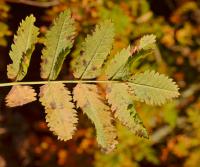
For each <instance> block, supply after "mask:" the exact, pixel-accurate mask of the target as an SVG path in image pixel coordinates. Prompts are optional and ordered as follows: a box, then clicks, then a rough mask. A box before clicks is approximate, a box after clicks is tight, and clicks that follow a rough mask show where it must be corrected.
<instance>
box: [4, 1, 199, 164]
mask: <svg viewBox="0 0 200 167" xmlns="http://www.w3.org/2000/svg"><path fill="white" fill-rule="evenodd" d="M199 7H200V1H194V0H121V1H120V0H0V81H1V82H9V80H8V79H7V76H6V66H7V64H8V63H10V62H11V60H10V58H9V55H8V53H9V50H10V45H11V43H12V40H13V35H14V34H15V32H16V31H17V27H18V25H19V22H20V21H21V19H24V18H25V17H26V16H27V15H29V14H31V13H33V14H34V16H35V17H36V18H37V22H36V25H37V26H38V27H40V32H41V35H40V39H39V44H38V45H37V47H36V50H35V51H34V54H33V57H32V60H31V65H30V68H29V71H28V75H27V76H26V78H25V79H24V80H27V81H30V80H40V77H39V68H40V67H39V64H40V56H41V48H42V43H43V34H44V33H45V32H46V31H47V28H48V27H49V25H50V24H51V23H52V20H53V19H54V18H55V17H56V16H57V15H58V13H60V12H61V11H63V10H65V9H66V8H70V9H71V11H72V13H73V17H74V18H75V20H76V22H77V23H76V24H77V29H78V34H79V35H78V36H77V38H76V40H75V45H74V47H73V49H72V52H71V54H70V56H68V58H67V59H66V61H65V63H64V65H63V69H62V72H61V74H60V75H59V79H68V78H72V69H73V58H74V57H75V56H77V55H79V48H80V43H81V42H82V41H83V39H84V38H85V36H86V34H87V33H91V29H92V28H94V25H95V24H97V23H99V22H100V21H101V20H104V19H112V20H113V22H114V23H115V28H116V31H115V32H116V37H115V43H114V46H113V51H112V53H111V54H115V53H116V52H117V51H119V50H120V49H121V48H123V47H126V46H128V44H129V43H130V44H134V41H136V40H137V39H139V38H140V37H142V36H143V35H145V34H149V33H153V34H155V35H156V36H157V47H156V49H155V52H154V53H153V54H152V55H150V56H148V57H147V58H145V60H142V61H141V62H138V64H136V65H135V66H134V68H133V72H138V71H143V70H144V69H155V70H157V71H158V72H160V73H165V74H166V75H168V76H170V77H172V78H173V79H174V80H175V81H176V82H177V84H178V85H179V87H180V92H181V97H180V98H179V99H176V100H173V101H171V102H169V103H167V104H165V105H164V106H162V107H152V106H148V105H144V104H142V103H136V107H137V111H138V113H139V115H140V116H141V118H142V120H143V122H144V125H145V126H146V128H147V130H148V132H149V134H150V139H149V140H146V139H141V138H139V137H136V136H134V135H132V134H131V132H129V131H128V130H126V129H125V128H123V127H122V126H120V125H118V124H117V129H118V135H119V145H118V146H117V149H116V150H115V151H114V152H112V153H109V154H105V153H102V152H101V151H100V149H99V148H98V146H97V143H96V139H95V131H94V127H93V125H92V124H91V122H90V121H89V119H87V118H86V116H85V115H83V114H82V112H79V119H80V121H79V124H78V130H77V132H76V133H75V135H74V137H73V139H72V140H70V141H67V142H61V141H58V140H57V138H56V136H54V135H53V134H52V133H51V132H50V131H49V130H48V128H47V125H46V123H45V114H44V109H43V107H42V106H41V105H40V104H39V103H38V102H33V103H30V104H27V105H25V106H23V107H17V108H7V107H5V102H4V97H5V96H6V94H7V93H8V91H9V89H10V88H0V167H199V166H200V47H199V45H200V8H199ZM70 60H71V61H72V63H71V64H70V63H69V62H70ZM68 87H72V85H68ZM34 88H35V89H36V90H37V91H38V87H37V86H35V87H34Z"/></svg>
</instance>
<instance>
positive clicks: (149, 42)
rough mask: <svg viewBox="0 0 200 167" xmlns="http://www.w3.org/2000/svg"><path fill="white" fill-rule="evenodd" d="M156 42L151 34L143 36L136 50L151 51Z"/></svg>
mask: <svg viewBox="0 0 200 167" xmlns="http://www.w3.org/2000/svg"><path fill="white" fill-rule="evenodd" d="M155 42H156V36H155V35H153V34H150V35H145V36H143V37H142V38H141V39H140V42H139V46H138V49H139V50H142V49H143V50H149V49H153V48H154V46H155Z"/></svg>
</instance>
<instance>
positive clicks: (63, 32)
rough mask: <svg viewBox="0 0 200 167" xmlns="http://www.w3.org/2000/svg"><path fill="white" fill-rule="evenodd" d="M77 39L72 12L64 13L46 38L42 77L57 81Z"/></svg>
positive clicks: (43, 51)
mask: <svg viewBox="0 0 200 167" xmlns="http://www.w3.org/2000/svg"><path fill="white" fill-rule="evenodd" d="M74 37H75V26H74V19H73V18H72V17H71V12H70V11H69V10H66V11H64V12H62V13H61V14H60V15H59V16H58V17H57V18H56V19H55V21H54V24H53V26H52V27H51V28H50V30H49V31H48V32H47V34H46V37H45V42H44V45H45V48H44V49H43V50H42V57H41V59H42V62H41V77H42V78H43V79H49V80H55V79H56V78H57V76H58V74H59V72H60V70H61V67H62V64H63V62H64V60H65V57H66V56H67V54H68V53H69V52H70V49H71V48H72V46H73V42H74Z"/></svg>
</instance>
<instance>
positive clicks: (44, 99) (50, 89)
mask: <svg viewBox="0 0 200 167" xmlns="http://www.w3.org/2000/svg"><path fill="white" fill-rule="evenodd" d="M39 96H40V102H41V103H42V105H43V106H44V107H45V112H46V114H47V115H46V121H47V122H48V126H49V128H50V130H51V131H53V133H54V134H55V135H57V136H58V139H60V140H64V141H66V140H69V139H71V138H72V135H73V134H74V132H75V130H76V124H77V122H78V119H77V114H76V110H74V104H73V103H72V102H71V100H72V97H71V95H70V92H69V91H68V89H67V88H66V87H65V86H64V84H61V83H49V84H46V85H43V86H41V87H40V94H39Z"/></svg>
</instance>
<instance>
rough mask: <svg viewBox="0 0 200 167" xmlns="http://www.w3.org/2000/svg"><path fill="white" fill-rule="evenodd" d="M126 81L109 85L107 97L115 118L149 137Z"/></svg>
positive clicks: (135, 131)
mask: <svg viewBox="0 0 200 167" xmlns="http://www.w3.org/2000/svg"><path fill="white" fill-rule="evenodd" d="M128 89H129V88H128V85H127V84H126V83H112V84H109V85H108V86H107V91H106V98H107V99H108V103H109V104H110V105H111V110H112V111H113V112H114V116H115V118H118V119H119V121H120V122H121V123H122V124H123V125H125V126H126V127H128V128H129V129H130V131H131V132H133V133H134V134H135V135H138V136H142V137H145V138H148V134H147V131H146V129H145V127H144V125H143V123H142V120H141V119H140V117H139V115H138V114H137V112H136V110H135V108H134V103H133V97H132V95H131V94H130V93H129V90H128Z"/></svg>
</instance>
